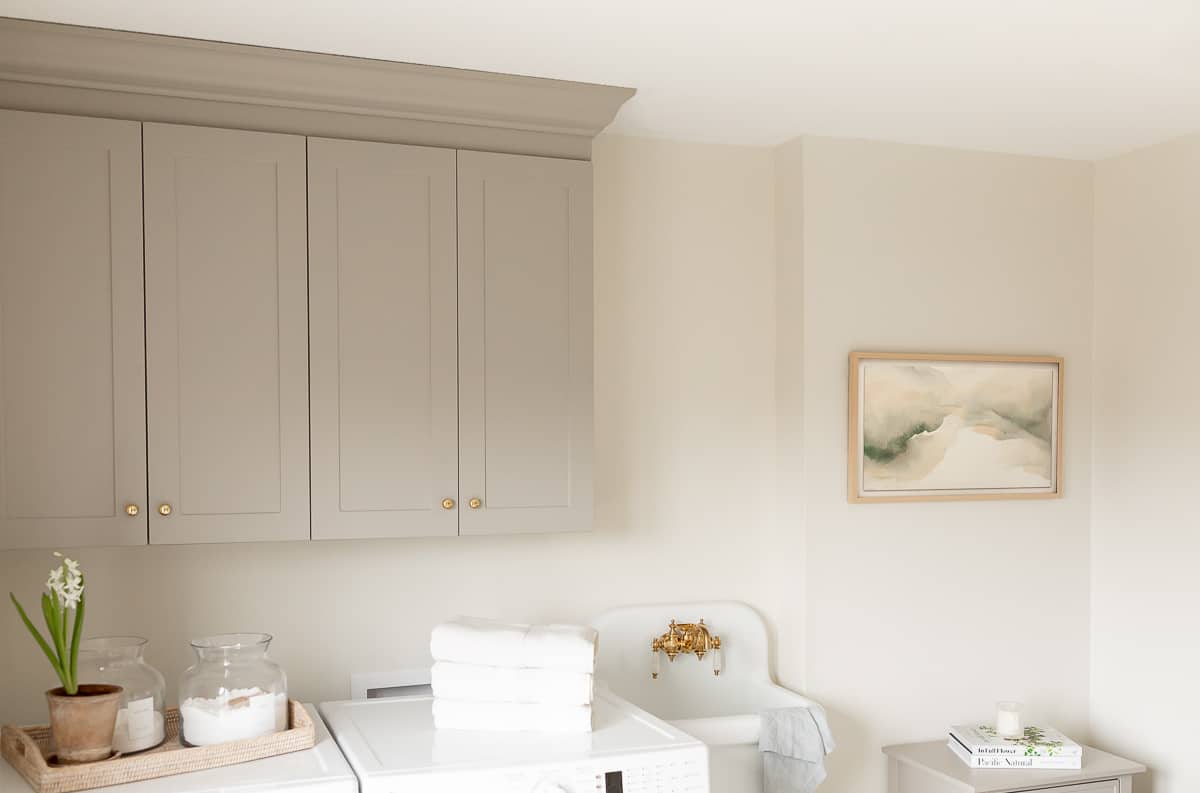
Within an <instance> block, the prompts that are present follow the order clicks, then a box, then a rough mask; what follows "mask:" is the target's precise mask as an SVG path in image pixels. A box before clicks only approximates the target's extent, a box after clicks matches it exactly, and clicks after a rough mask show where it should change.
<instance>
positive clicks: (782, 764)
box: [758, 704, 834, 793]
mask: <svg viewBox="0 0 1200 793" xmlns="http://www.w3.org/2000/svg"><path fill="white" fill-rule="evenodd" d="M761 716H762V730H761V732H760V733H759V736H758V750H759V751H760V752H762V758H763V793H812V791H814V790H816V789H817V786H818V785H820V784H821V783H822V782H824V781H825V755H827V754H829V753H830V752H832V751H833V749H834V743H833V734H832V733H831V732H830V731H829V722H828V721H827V720H826V718H825V709H824V708H822V707H821V706H820V705H816V704H813V705H811V706H809V707H802V708H781V709H779V710H768V711H764V712H763V713H762V714H761Z"/></svg>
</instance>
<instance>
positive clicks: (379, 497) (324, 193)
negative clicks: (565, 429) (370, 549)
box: [308, 138, 459, 539]
mask: <svg viewBox="0 0 1200 793" xmlns="http://www.w3.org/2000/svg"><path fill="white" fill-rule="evenodd" d="M308 146H309V148H308V185H309V192H308V212H309V230H308V233H309V329H310V330H309V332H310V359H311V367H312V377H311V380H312V382H311V399H312V536H313V539H346V538H361V537H417V536H440V535H455V534H457V533H458V514H459V513H458V505H457V501H458V350H457V324H458V316H457V314H458V305H457V279H458V275H457V261H456V240H455V209H454V191H455V184H454V168H455V163H454V156H455V153H454V151H453V150H448V149H429V148H419V147H413V146H400V145H394V144H387V143H363V142H355V141H340V140H323V139H318V138H311V139H309V144H308Z"/></svg>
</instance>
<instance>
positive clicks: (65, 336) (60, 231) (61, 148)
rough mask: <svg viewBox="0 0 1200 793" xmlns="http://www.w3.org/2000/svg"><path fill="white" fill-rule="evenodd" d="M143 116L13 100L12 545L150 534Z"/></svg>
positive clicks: (8, 526)
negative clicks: (31, 106) (68, 110)
mask: <svg viewBox="0 0 1200 793" xmlns="http://www.w3.org/2000/svg"><path fill="white" fill-rule="evenodd" d="M143 339H144V337H143V327H142V157H141V125H140V124H137V123H135V122H129V121H112V120H108V119H94V118H74V117H70V116H53V115H43V114H38V113H20V112H13V111H0V547H6V548H29V547H51V548H54V547H67V546H79V545H133V544H144V543H145V542H146V458H145V448H146V420H145V419H146V414H145V375H144V369H143Z"/></svg>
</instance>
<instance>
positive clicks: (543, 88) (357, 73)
mask: <svg viewBox="0 0 1200 793" xmlns="http://www.w3.org/2000/svg"><path fill="white" fill-rule="evenodd" d="M0 82H3V83H4V84H5V86H6V90H3V91H0V102H6V100H7V102H6V103H8V104H21V105H29V104H35V105H36V104H37V102H36V101H35V100H36V97H38V96H41V95H45V96H47V97H53V99H48V100H47V103H48V104H49V105H51V106H52V108H37V107H33V108H29V107H23V108H22V109H55V110H57V111H58V112H69V108H70V106H71V105H72V104H73V103H77V104H79V105H81V107H80V112H89V111H90V110H94V108H95V106H97V105H102V104H103V97H104V96H110V97H116V96H117V95H120V96H121V97H122V99H121V100H120V101H119V102H117V103H116V104H118V105H119V106H120V107H122V108H123V109H125V111H126V112H133V113H135V116H134V117H140V118H143V119H144V120H169V119H164V118H163V116H164V114H165V115H166V116H168V117H170V116H171V115H172V112H173V111H172V110H171V108H176V107H177V108H190V109H191V112H190V113H185V114H183V116H184V118H183V119H181V120H185V121H187V122H188V123H198V119H197V118H196V115H197V114H199V116H200V119H199V123H204V121H203V116H204V113H203V112H202V109H203V108H204V107H206V106H209V105H210V103H211V107H212V109H213V111H214V112H213V113H212V115H213V120H212V121H211V122H209V123H212V124H220V123H222V122H223V121H227V120H228V118H229V109H230V107H231V106H237V105H241V106H248V107H250V108H256V109H262V110H265V111H275V112H274V113H271V112H267V113H266V115H265V117H270V118H275V119H279V120H278V121H276V122H266V125H267V126H270V125H271V124H279V123H284V124H286V123H291V122H289V121H287V120H286V119H292V120H294V121H299V120H302V119H305V118H314V119H315V118H320V119H325V121H326V122H327V123H326V124H324V125H317V126H323V127H324V128H325V130H324V131H323V132H321V133H320V134H329V129H328V127H330V125H331V124H332V127H333V128H334V129H333V130H332V131H334V132H336V131H337V129H336V128H337V126H338V125H337V124H336V123H332V122H331V121H330V120H331V119H332V118H334V117H336V116H341V117H358V121H357V122H354V123H351V124H350V125H349V126H350V127H354V128H358V127H360V126H361V125H362V124H363V123H366V124H368V125H370V124H372V123H374V125H375V126H376V127H379V128H381V129H386V128H387V124H388V123H390V122H395V123H398V124H399V125H400V126H398V127H396V129H397V130H398V132H397V135H399V136H400V137H405V135H404V133H403V132H402V130H404V129H409V130H420V129H426V130H429V131H431V132H432V133H433V134H434V136H435V137H437V135H438V134H439V131H441V132H445V131H447V129H448V128H454V127H458V128H471V129H473V130H474V131H473V132H472V133H470V134H467V135H466V137H467V138H468V139H478V138H479V137H480V135H481V134H483V133H484V132H485V131H487V130H495V131H497V132H499V133H502V135H501V138H500V139H501V140H511V141H525V142H526V143H525V144H512V145H509V146H508V148H514V147H515V148H521V147H522V145H524V147H525V148H528V147H529V146H533V147H534V148H537V145H536V137H531V136H545V137H546V139H547V140H549V141H559V142H560V144H558V145H566V144H565V143H562V142H563V141H567V142H574V143H575V144H578V143H580V142H584V143H585V146H586V150H587V151H589V152H590V142H591V139H592V138H593V137H595V135H596V134H598V133H599V132H600V131H601V130H602V129H604V127H606V126H607V125H608V124H609V123H610V122H611V121H612V119H613V118H614V117H615V116H616V113H617V111H618V110H619V109H620V107H621V105H622V104H624V103H625V101H626V100H628V99H629V98H630V97H631V96H633V94H634V90H633V89H631V88H621V87H616V86H607V85H596V84H592V83H576V82H568V81H564V80H549V79H543V78H537V77H521V76H515V75H506V74H493V73H490V72H479V71H471V70H467V69H451V68H445V67H438V66H423V65H417V64H409V63H397V62H392V61H380V60H370V59H366V58H355V57H348V56H341V55H323V54H317V53H311V52H298V51H294V50H281V49H273V48H269V47H253V46H247V45H242V44H226V43H221V42H214V41H202V40H198V39H185V38H176V37H172V36H159V35H152V34H146V33H129V32H123V31H115V30H106V29H101V28H87V27H78V26H74V25H60V24H55V23H47V22H34V21H29V20H21V19H11V18H0ZM97 92H99V97H98V96H97V95H96V93H97ZM89 98H90V101H87V100H88V99H89ZM201 103H203V104H201ZM63 106H66V109H64V108H63ZM139 108H143V110H142V111H141V112H139ZM234 115H235V116H236V115H238V114H237V113H235V114H234ZM242 115H246V111H245V110H243V111H242ZM381 123H382V124H383V126H382V127H381V126H380V124H381ZM258 126H264V125H263V124H259V125H258ZM301 126H302V127H303V126H304V125H303V124H301ZM292 131H296V132H304V133H306V134H312V133H311V131H310V130H308V129H304V128H300V129H295V130H292ZM514 133H515V134H514ZM505 135H507V137H505ZM351 136H353V135H351ZM385 137H387V136H385ZM417 137H421V136H420V135H418V136H417ZM452 137H453V136H452ZM414 142H426V141H423V140H419V141H414ZM568 148H570V146H568Z"/></svg>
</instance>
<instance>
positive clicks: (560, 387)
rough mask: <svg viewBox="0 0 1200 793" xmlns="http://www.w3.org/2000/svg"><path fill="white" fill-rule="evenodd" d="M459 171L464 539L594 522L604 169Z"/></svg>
mask: <svg viewBox="0 0 1200 793" xmlns="http://www.w3.org/2000/svg"><path fill="white" fill-rule="evenodd" d="M458 165H459V167H458V195H459V204H458V210H459V301H460V302H459V307H460V311H459V317H460V319H459V322H460V325H459V333H460V349H459V355H460V374H459V382H460V386H459V388H460V393H459V399H460V405H461V415H460V422H461V423H460V434H461V463H460V465H461V482H460V488H461V492H462V496H463V499H464V500H466V501H469V500H470V499H471V498H479V499H480V500H481V501H482V506H481V507H480V508H479V509H471V508H469V506H468V508H467V509H465V510H464V511H463V513H462V515H461V518H460V526H461V529H462V533H464V534H493V533H507V532H524V531H570V530H580V529H587V528H590V524H591V516H592V474H591V465H592V228H591V222H592V192H591V166H590V164H588V163H585V162H575V161H567V160H552V159H546V158H539V157H522V156H514V155H502V154H481V153H477V152H460V153H459V162H458Z"/></svg>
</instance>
